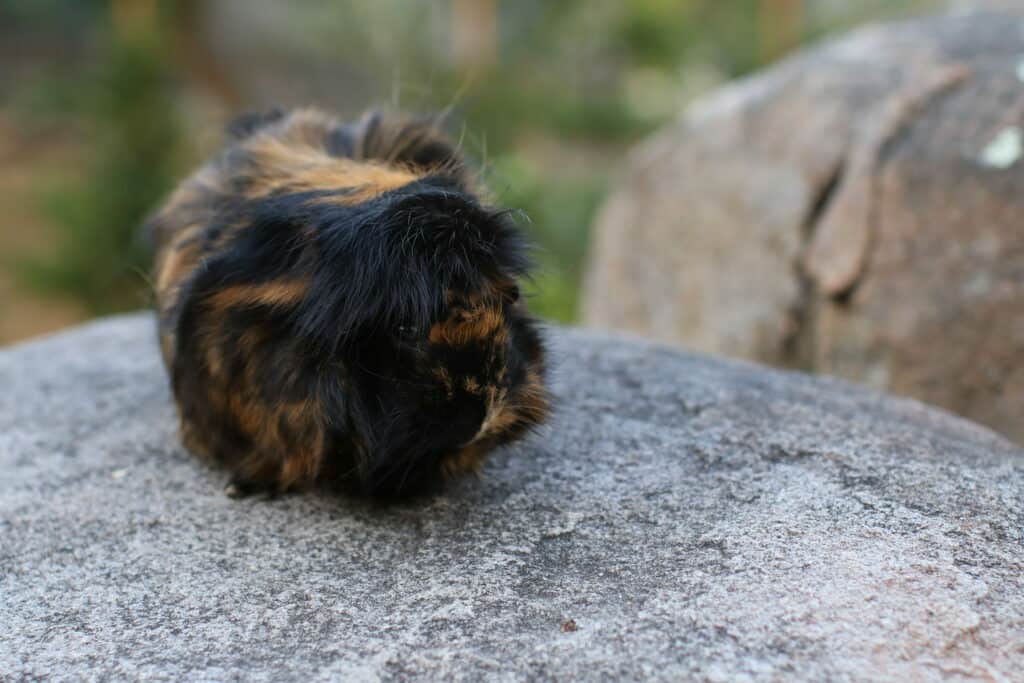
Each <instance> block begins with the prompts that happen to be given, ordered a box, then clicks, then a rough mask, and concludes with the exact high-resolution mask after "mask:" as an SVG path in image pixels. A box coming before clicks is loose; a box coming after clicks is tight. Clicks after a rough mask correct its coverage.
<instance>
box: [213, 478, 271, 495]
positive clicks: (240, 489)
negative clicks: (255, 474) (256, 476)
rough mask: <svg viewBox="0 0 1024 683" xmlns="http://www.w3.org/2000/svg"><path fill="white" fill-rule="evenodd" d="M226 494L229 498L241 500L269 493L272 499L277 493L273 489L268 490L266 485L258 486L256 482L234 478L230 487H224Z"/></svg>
mask: <svg viewBox="0 0 1024 683" xmlns="http://www.w3.org/2000/svg"><path fill="white" fill-rule="evenodd" d="M224 493H225V494H226V495H227V497H228V498H234V499H235V500H240V499H242V498H248V497H249V496H251V495H254V494H257V493H267V494H269V495H270V496H271V497H273V496H274V494H276V493H277V492H276V491H274V490H273V489H268V488H267V487H266V486H265V485H262V484H257V483H255V482H251V481H247V480H245V479H238V478H234V479H232V480H231V481H230V482H228V485H227V486H225V487H224Z"/></svg>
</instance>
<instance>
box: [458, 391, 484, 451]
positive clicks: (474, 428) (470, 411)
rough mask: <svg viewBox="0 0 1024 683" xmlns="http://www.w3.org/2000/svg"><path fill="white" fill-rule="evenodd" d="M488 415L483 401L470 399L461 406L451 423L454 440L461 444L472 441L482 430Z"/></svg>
mask: <svg viewBox="0 0 1024 683" xmlns="http://www.w3.org/2000/svg"><path fill="white" fill-rule="evenodd" d="M486 415H487V407H486V406H485V405H484V404H483V402H482V401H468V402H467V403H466V404H465V405H462V406H459V409H458V411H457V412H456V413H455V418H454V419H453V420H452V422H451V425H450V428H451V437H452V441H453V442H455V443H456V444H458V445H460V446H462V445H465V444H467V443H469V442H470V441H472V440H473V438H474V437H475V436H476V435H477V433H478V432H479V431H480V427H481V425H483V423H484V418H485V417H486Z"/></svg>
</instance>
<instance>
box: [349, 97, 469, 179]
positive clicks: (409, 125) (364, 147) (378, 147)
mask: <svg viewBox="0 0 1024 683" xmlns="http://www.w3.org/2000/svg"><path fill="white" fill-rule="evenodd" d="M443 123H444V122H443V119H442V118H441V117H429V116H417V117H411V116H399V115H396V114H385V113H383V112H380V111H371V112H368V113H367V114H365V115H364V116H363V118H362V119H361V120H360V121H359V123H358V124H357V134H356V150H357V155H356V158H362V159H380V160H383V161H388V162H391V163H399V164H409V165H412V166H418V167H420V168H425V169H438V168H445V169H449V170H458V169H462V168H463V167H464V162H463V159H462V155H461V154H460V153H459V151H458V149H457V148H456V146H455V145H454V144H452V142H451V140H450V139H449V138H448V136H447V135H445V133H444V130H443Z"/></svg>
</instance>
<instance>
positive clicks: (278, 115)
mask: <svg viewBox="0 0 1024 683" xmlns="http://www.w3.org/2000/svg"><path fill="white" fill-rule="evenodd" d="M284 116H285V112H284V110H283V109H281V108H279V107H274V108H272V109H269V110H267V111H263V112H254V111H250V112H245V113H244V114H239V115H238V116H236V117H235V118H233V119H231V120H230V121H229V122H228V124H227V125H226V126H225V127H224V131H225V132H226V133H227V136H228V138H230V139H231V140H235V141H241V140H245V139H246V138H247V137H249V136H250V135H252V134H253V133H255V132H256V131H258V130H259V129H261V128H264V127H266V126H268V125H270V124H272V123H277V122H278V121H280V120H281V119H283V118H284Z"/></svg>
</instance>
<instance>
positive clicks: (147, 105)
mask: <svg viewBox="0 0 1024 683" xmlns="http://www.w3.org/2000/svg"><path fill="white" fill-rule="evenodd" d="M157 1H158V2H160V6H161V8H162V9H163V10H164V11H163V14H162V15H161V18H162V20H163V22H164V24H166V25H175V22H178V23H177V24H176V25H177V26H178V28H179V29H182V27H183V24H182V23H181V22H180V21H179V20H180V19H181V17H182V16H184V15H183V14H179V13H176V11H175V10H179V11H180V10H183V8H184V9H188V8H191V9H192V10H195V9H196V8H197V7H199V5H198V4H197V2H196V0H191V1H190V2H188V3H186V2H185V0H157ZM935 1H936V0H856V1H854V0H851V1H850V2H849V3H848V5H847V6H846V9H845V10H844V11H843V12H838V11H837V10H835V7H837V6H838V5H837V4H836V3H834V2H829V3H825V2H815V0H805V2H804V3H803V10H804V12H803V14H802V16H801V18H800V20H799V21H796V22H791V23H790V24H786V25H788V26H794V25H795V26H798V27H799V26H802V31H803V33H802V34H801V35H799V36H795V37H796V38H799V39H802V40H808V39H811V38H816V37H818V36H820V35H821V34H822V33H823V32H824V31H826V30H832V29H835V28H839V27H842V26H846V25H850V24H852V23H853V22H856V21H863V20H864V19H866V18H869V17H877V16H882V15H884V14H891V13H893V12H896V11H903V10H907V9H914V8H918V7H920V6H923V5H927V4H929V3H932V2H935ZM826 5H827V6H828V7H830V8H832V9H830V10H828V12H829V13H828V14H827V16H826V14H825V13H824V10H822V9H821V8H822V7H826ZM125 6H129V5H125ZM131 6H132V7H135V5H131ZM794 6H796V5H790V6H789V7H790V8H792V7H794ZM109 7H110V5H109V4H108V3H107V2H105V1H104V0H0V20H3V21H11V22H18V25H21V24H24V23H26V22H32V21H38V20H40V19H42V18H46V19H47V20H48V21H51V22H52V23H53V24H54V25H57V26H60V27H62V28H61V29H60V30H63V31H67V30H68V27H75V28H76V30H78V28H79V27H81V26H86V27H92V26H93V25H95V24H97V23H98V22H99V21H101V19H102V17H104V16H105V15H106V13H107V12H108V10H109ZM770 7H776V5H772V4H770V3H766V2H763V1H759V0H628V1H627V0H559V1H558V2H551V1H549V0H515V1H513V0H498V2H497V8H498V34H497V37H496V39H497V45H496V46H495V54H496V56H497V60H496V61H495V63H493V64H487V65H474V64H467V63H464V62H462V63H460V62H459V59H457V58H456V56H455V55H454V54H453V53H452V50H451V36H452V33H451V29H452V22H453V21H454V20H455V14H454V4H453V3H450V2H436V3H435V2H430V3H426V2H413V1H411V0H372V1H371V0H350V1H347V2H334V3H323V2H304V3H293V4H291V5H289V8H288V12H287V13H282V14H280V15H279V17H286V21H288V22H291V24H292V26H291V27H290V33H289V30H288V29H287V27H286V28H285V30H283V31H281V32H280V33H278V34H276V35H278V38H277V39H278V40H284V41H287V40H289V39H287V38H284V39H282V38H280V36H282V35H285V36H287V35H291V36H292V38H291V39H290V40H292V41H293V42H292V43H287V44H285V43H281V44H277V45H273V44H268V45H267V54H268V55H273V54H279V55H280V54H287V55H288V59H305V60H308V62H309V64H310V65H314V64H318V65H324V64H331V63H333V64H334V65H335V66H337V65H344V68H343V69H341V70H342V71H347V72H349V73H359V74H361V77H362V78H363V81H362V83H363V85H366V84H367V83H370V84H379V86H380V87H379V88H377V93H378V95H379V99H380V100H383V101H388V100H392V99H397V101H396V102H395V104H399V105H400V106H401V107H403V108H409V109H418V110H421V111H425V110H441V109H446V108H449V107H451V108H452V109H454V110H455V112H456V114H455V117H454V118H455V119H456V120H460V121H463V122H464V126H465V127H464V140H463V142H464V147H465V148H466V150H467V152H468V153H469V154H470V156H474V157H476V158H477V159H479V160H480V161H482V162H483V163H484V166H485V168H486V169H487V170H486V176H487V178H488V180H489V182H490V185H491V187H492V188H493V189H494V190H495V191H496V192H497V194H498V195H499V197H500V199H501V201H502V203H503V204H504V205H506V206H509V207H512V208H519V209H521V210H522V212H523V215H524V216H526V217H528V219H529V222H528V224H527V228H528V230H529V231H530V232H531V234H532V235H533V236H534V238H535V239H536V241H537V242H538V244H539V251H538V256H537V260H538V261H539V263H540V266H541V268H540V272H539V273H538V275H537V278H536V282H535V285H536V287H535V289H536V292H535V297H534V306H535V309H536V310H537V311H538V312H539V313H540V314H541V315H543V316H545V317H548V318H551V319H555V320H560V321H572V320H574V319H575V317H576V304H577V298H578V294H577V292H578V289H579V283H580V279H581V276H582V271H583V261H584V256H585V253H586V250H587V242H588V231H589V226H590V224H591V223H592V221H593V216H594V211H595V210H596V207H597V205H598V203H599V200H600V197H601V194H602V192H603V191H604V190H605V189H606V188H607V187H608V186H609V185H610V183H611V182H613V180H612V179H613V178H614V177H615V173H616V172H617V170H618V162H616V161H614V160H616V159H621V158H623V156H624V154H625V150H626V149H627V147H628V146H629V145H631V144H633V143H634V142H635V141H636V140H638V139H640V138H641V137H642V136H644V135H646V134H647V133H648V132H649V131H651V130H653V129H654V128H656V127H658V126H660V125H663V124H664V123H665V122H666V121H668V120H670V119H671V118H672V117H674V116H675V115H676V114H677V112H678V110H679V109H680V107H681V106H682V105H683V103H684V102H685V101H686V99H688V98H689V97H691V96H692V95H693V94H695V93H697V92H699V91H700V90H701V89H703V88H707V87H709V86H710V85H711V84H713V83H714V82H715V81H717V80H721V79H725V78H734V77H737V76H741V75H743V74H746V73H748V72H750V71H752V70H754V69H756V68H758V67H760V66H761V65H762V63H763V60H764V59H766V58H769V57H770V55H768V54H767V50H768V49H773V50H774V49H776V48H778V47H779V46H777V45H772V46H766V45H764V44H763V43H764V42H765V41H766V40H767V38H766V36H768V35H775V34H772V33H771V31H766V29H770V28H772V26H770V25H769V24H770V22H773V21H779V20H780V17H779V16H776V15H773V14H769V13H767V12H766V11H765V10H766V8H770ZM777 7H785V5H777ZM791 11H792V10H791ZM792 18H793V17H792V16H790V17H789V19H792ZM785 19H786V18H785V17H782V19H781V20H783V21H784V20H785ZM185 23H187V22H185ZM276 28H280V27H276ZM124 33H125V32H124V31H121V32H119V33H115V32H113V31H106V32H102V31H101V32H100V33H99V38H100V40H99V41H98V44H99V45H101V46H103V51H104V57H103V59H102V61H101V63H100V65H99V69H98V72H99V73H98V74H96V75H94V76H92V75H86V76H85V77H79V78H77V79H74V80H73V84H74V87H71V88H68V87H67V84H68V82H69V79H68V78H67V75H66V74H65V75H64V76H63V77H61V78H47V79H42V80H41V81H40V86H39V87H37V88H35V89H34V90H33V91H32V92H31V93H30V96H29V97H27V98H26V101H27V102H28V103H29V104H30V106H32V107H34V108H35V110H36V112H35V114H34V116H35V117H36V118H37V119H38V120H40V121H44V122H45V121H48V120H50V119H48V118H47V117H48V116H49V117H53V116H54V115H55V113H62V112H65V111H66V110H71V111H72V112H73V114H74V116H73V117H72V119H73V121H72V123H71V125H70V127H71V128H72V129H74V130H81V132H82V133H83V135H84V137H85V139H86V140H87V141H88V144H87V149H88V156H87V159H86V162H85V164H84V167H83V170H82V171H81V172H79V173H76V174H75V175H74V176H72V177H69V178H65V179H64V181H63V182H62V183H60V184H58V185H54V186H53V187H51V189H50V190H49V191H47V192H46V193H45V196H44V199H43V202H44V204H45V207H46V210H47V213H48V215H49V216H50V217H51V219H52V222H53V224H54V226H55V227H56V229H57V231H58V243H57V245H56V248H55V249H54V250H53V254H52V258H49V259H47V260H46V261H43V262H38V261H37V262H32V263H29V264H28V265H27V266H25V267H23V268H22V271H23V274H25V275H26V276H27V277H28V278H29V280H30V282H31V283H33V284H34V285H36V286H38V287H40V288H44V289H47V290H51V291H59V292H62V293H65V294H67V293H70V294H72V295H73V296H74V297H76V298H78V299H80V300H81V301H83V302H85V303H86V304H87V305H88V306H89V307H90V308H92V309H93V310H94V311H97V312H101V311H109V310H114V309H117V308H121V307H125V306H132V305H137V304H138V303H139V301H140V299H139V297H138V292H139V291H140V290H141V289H143V280H142V278H141V277H140V276H139V275H138V271H139V270H145V257H144V255H143V253H142V251H141V249H140V248H139V244H138V242H137V240H136V239H135V231H136V228H137V226H138V224H139V223H140V221H141V220H142V219H143V217H144V216H145V214H146V212H147V211H149V210H150V209H151V208H152V207H153V206H154V205H155V204H156V203H157V202H158V201H159V199H160V197H161V196H162V195H163V194H164V193H165V192H166V191H167V190H168V189H169V188H170V187H171V185H172V184H173V182H174V181H175V180H176V178H177V174H178V172H179V171H180V170H182V169H181V168H180V167H179V165H178V164H177V163H176V160H177V159H178V158H179V157H180V156H182V155H183V149H184V145H183V137H182V135H181V134H180V131H179V122H178V120H177V117H176V115H175V111H176V108H175V106H174V104H175V103H174V101H173V100H174V99H176V97H175V89H174V82H173V79H172V77H173V76H174V75H175V74H173V73H172V69H171V67H170V65H171V60H170V50H169V45H168V43H167V41H165V40H163V39H162V37H161V36H159V35H131V36H130V37H128V38H126V37H125V36H124V35H123V34H124ZM129 33H131V32H129ZM776 38H777V36H776ZM206 39H207V40H213V41H216V40H217V39H218V37H217V36H212V37H207V38H206ZM783 47H785V46H783ZM310 73H314V70H313V68H312V66H311V68H310ZM321 73H322V71H321ZM371 89H372V88H371ZM364 91H366V89H365V88H364ZM392 92H397V94H398V95H399V97H397V98H393V97H392ZM296 103H297V102H296ZM303 103H305V102H303ZM281 104H285V105H287V104H294V103H293V102H282V103H281ZM364 104H365V105H370V104H373V103H372V102H366V103H362V102H360V103H358V104H357V105H355V106H356V107H359V106H362V105H364ZM40 112H48V114H47V115H41V114H40ZM538 150H540V151H539V152H538ZM581 158H582V161H581Z"/></svg>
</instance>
